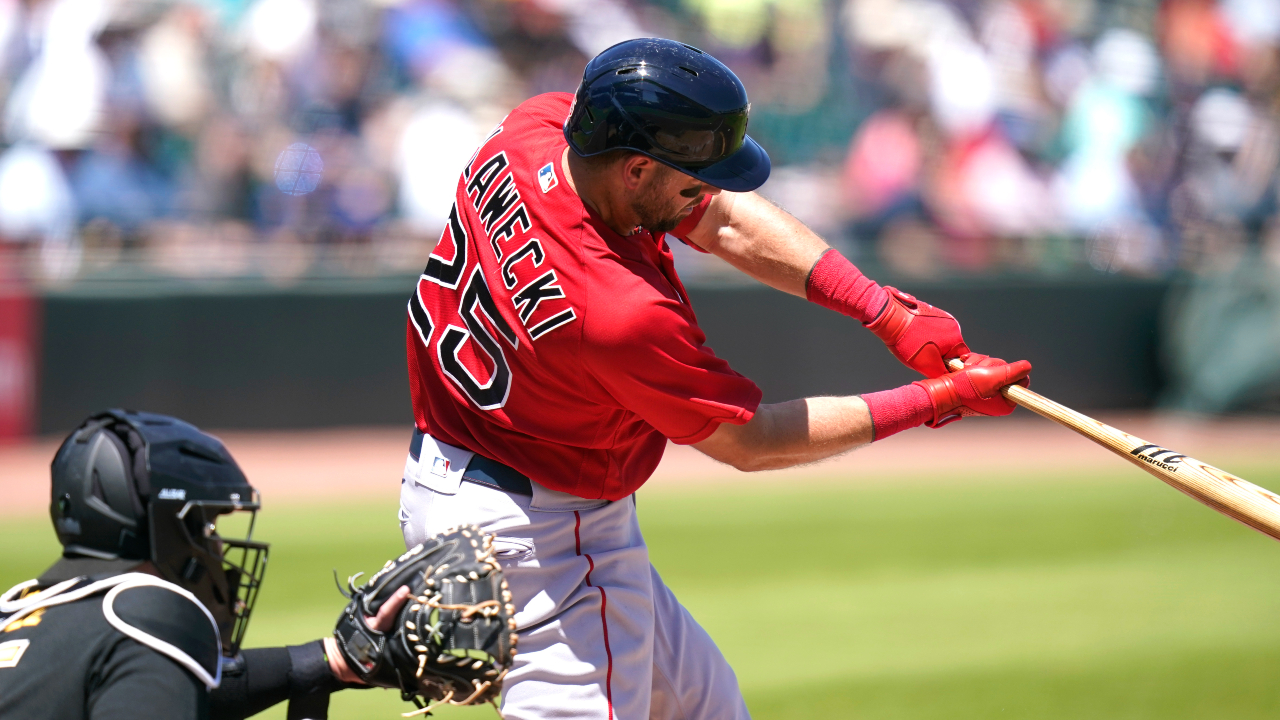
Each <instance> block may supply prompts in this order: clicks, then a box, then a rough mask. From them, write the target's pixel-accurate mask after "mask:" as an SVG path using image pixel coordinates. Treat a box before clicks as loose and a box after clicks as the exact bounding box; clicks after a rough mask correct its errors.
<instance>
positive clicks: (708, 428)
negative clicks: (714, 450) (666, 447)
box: [667, 400, 760, 445]
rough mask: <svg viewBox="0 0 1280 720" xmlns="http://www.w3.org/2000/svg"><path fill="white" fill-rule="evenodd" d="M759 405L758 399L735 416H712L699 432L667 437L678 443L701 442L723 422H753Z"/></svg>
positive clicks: (741, 423) (742, 423) (737, 423)
mask: <svg viewBox="0 0 1280 720" xmlns="http://www.w3.org/2000/svg"><path fill="white" fill-rule="evenodd" d="M759 406H760V401H759V400H756V402H755V404H754V405H753V406H752V407H751V408H750V409H747V408H741V409H739V410H738V414H737V415H735V416H733V417H729V418H726V417H718V418H711V419H710V420H708V421H707V424H706V425H703V426H702V429H701V430H699V431H698V432H696V433H694V434H692V435H686V436H684V437H669V438H667V439H668V440H670V441H671V442H673V443H675V444H677V445H694V444H697V443H700V442H702V441H703V440H706V439H707V438H709V437H711V434H712V433H714V432H715V431H716V429H717V428H719V427H720V424H721V423H730V424H732V425H746V424H747V423H749V422H751V418H753V417H755V416H756V409H757V408H758V407H759Z"/></svg>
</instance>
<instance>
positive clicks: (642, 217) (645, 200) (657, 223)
mask: <svg viewBox="0 0 1280 720" xmlns="http://www.w3.org/2000/svg"><path fill="white" fill-rule="evenodd" d="M661 185H663V183H659V182H651V183H649V186H648V187H646V188H645V189H644V190H643V191H642V192H640V193H639V194H638V195H637V196H636V199H634V200H632V201H631V211H632V212H634V213H635V214H636V218H637V220H638V222H637V223H636V224H637V225H639V226H640V227H642V228H644V229H646V230H648V231H649V232H650V233H653V234H654V235H657V234H658V233H666V232H671V231H672V230H675V229H676V226H677V225H679V224H680V221H681V220H684V218H683V217H681V216H680V213H681V212H682V211H684V207H683V206H681V207H679V208H676V209H675V210H672V209H671V198H670V197H668V196H664V195H663V193H662V188H661Z"/></svg>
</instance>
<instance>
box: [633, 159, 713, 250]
mask: <svg viewBox="0 0 1280 720" xmlns="http://www.w3.org/2000/svg"><path fill="white" fill-rule="evenodd" d="M718 194H720V188H717V187H713V186H711V185H708V184H706V183H704V182H702V181H700V180H697V179H696V178H693V177H690V176H689V175H685V174H684V173H682V172H680V171H679V170H676V169H675V168H671V167H668V166H666V165H663V164H661V163H657V162H655V163H654V164H653V171H652V172H650V173H649V174H648V178H647V179H646V180H645V181H644V183H643V184H642V185H641V186H640V188H639V190H637V191H636V194H635V196H634V199H633V200H632V201H631V211H632V212H634V213H635V215H636V224H637V225H639V226H640V227H643V228H645V229H646V230H648V231H649V232H651V233H653V234H655V235H656V234H658V233H664V232H671V231H672V230H674V229H675V228H676V226H677V225H679V224H680V223H681V221H683V220H684V219H685V218H687V217H689V213H692V212H693V211H694V209H696V208H697V207H698V205H700V204H701V203H702V199H703V198H704V197H706V196H707V195H718Z"/></svg>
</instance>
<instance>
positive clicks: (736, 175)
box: [679, 135, 773, 192]
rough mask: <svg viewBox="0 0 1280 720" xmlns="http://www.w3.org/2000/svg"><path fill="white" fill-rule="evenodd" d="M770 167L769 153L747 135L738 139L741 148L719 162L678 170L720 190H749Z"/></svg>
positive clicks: (761, 178)
mask: <svg viewBox="0 0 1280 720" xmlns="http://www.w3.org/2000/svg"><path fill="white" fill-rule="evenodd" d="M772 168H773V165H772V163H771V162H770V161H769V153H767V152H765V151H764V148H762V147H760V144H759V143H757V142H756V141H755V140H752V139H751V136H750V135H747V136H745V137H743V139H742V147H740V148H738V150H737V152H735V153H733V154H732V155H730V156H729V157H727V158H725V159H723V160H721V161H720V162H718V163H715V164H714V165H708V166H707V167H704V168H701V169H699V170H690V169H689V168H679V170H680V171H681V172H684V173H685V174H688V175H692V176H693V177H695V178H697V179H699V180H701V181H702V182H704V183H706V184H708V185H712V186H715V187H718V188H720V189H721V190H728V191H729V192H750V191H752V190H755V189H756V188H758V187H760V186H761V185H763V184H764V181H765V180H768V179H769V171H770V170H771V169H772Z"/></svg>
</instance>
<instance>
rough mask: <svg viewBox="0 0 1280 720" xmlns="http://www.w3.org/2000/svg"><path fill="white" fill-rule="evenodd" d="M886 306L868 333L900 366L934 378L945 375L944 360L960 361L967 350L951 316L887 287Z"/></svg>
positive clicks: (957, 324) (958, 325)
mask: <svg viewBox="0 0 1280 720" xmlns="http://www.w3.org/2000/svg"><path fill="white" fill-rule="evenodd" d="M885 292H886V293H888V295H889V302H888V303H886V304H885V306H884V310H882V311H881V312H880V316H879V317H877V318H876V319H875V320H872V321H871V322H870V323H867V329H868V330H870V331H871V332H873V333H875V334H876V337H878V338H880V339H881V340H883V341H884V344H885V345H887V346H888V347H889V352H891V353H893V355H894V357H896V358H898V359H899V360H901V361H902V364H904V365H906V366H907V367H909V368H911V369H912V370H915V371H916V372H918V373H920V374H921V375H924V376H925V377H930V378H937V377H942V376H944V375H946V374H947V366H946V362H947V360H950V359H951V358H963V357H964V356H965V355H968V354H969V346H967V345H965V344H964V338H962V337H961V336H960V323H958V322H956V319H955V318H954V317H952V316H951V314H950V313H948V312H946V311H944V310H940V309H938V308H936V307H934V306H932V305H929V304H928V303H923V302H920V301H919V300H917V299H915V298H914V297H912V296H910V295H908V294H907V293H904V292H902V291H901V290H898V289H897V288H892V287H886V288H885Z"/></svg>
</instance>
